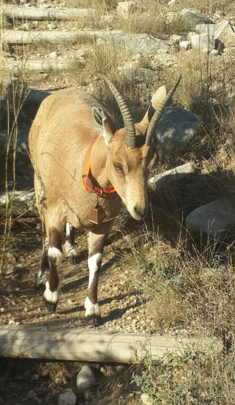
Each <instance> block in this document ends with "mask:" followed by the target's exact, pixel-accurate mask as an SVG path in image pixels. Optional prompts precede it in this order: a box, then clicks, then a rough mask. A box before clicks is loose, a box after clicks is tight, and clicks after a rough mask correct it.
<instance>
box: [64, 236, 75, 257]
mask: <svg viewBox="0 0 235 405" xmlns="http://www.w3.org/2000/svg"><path fill="white" fill-rule="evenodd" d="M64 251H65V256H66V257H74V256H76V255H77V250H76V247H75V246H73V245H71V244H70V243H69V241H68V240H66V242H65V244H64Z"/></svg>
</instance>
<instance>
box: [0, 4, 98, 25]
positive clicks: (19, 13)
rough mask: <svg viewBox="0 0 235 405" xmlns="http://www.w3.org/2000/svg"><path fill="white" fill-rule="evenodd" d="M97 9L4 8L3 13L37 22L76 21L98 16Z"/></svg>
mask: <svg viewBox="0 0 235 405" xmlns="http://www.w3.org/2000/svg"><path fill="white" fill-rule="evenodd" d="M97 12H98V11H97V10H95V9H78V8H53V7H51V8H48V7H40V8H37V7H29V8H22V7H11V6H5V7H3V10H2V13H3V15H5V16H6V17H9V18H12V19H19V20H37V21H44V20H46V21H55V20H57V21H58V20H63V21H66V20H67V21H74V20H77V19H79V18H89V17H95V16H97Z"/></svg>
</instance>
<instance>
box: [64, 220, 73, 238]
mask: <svg viewBox="0 0 235 405" xmlns="http://www.w3.org/2000/svg"><path fill="white" fill-rule="evenodd" d="M65 229H66V230H65V232H66V236H69V235H70V233H71V231H72V226H71V225H70V223H69V222H66V226H65Z"/></svg>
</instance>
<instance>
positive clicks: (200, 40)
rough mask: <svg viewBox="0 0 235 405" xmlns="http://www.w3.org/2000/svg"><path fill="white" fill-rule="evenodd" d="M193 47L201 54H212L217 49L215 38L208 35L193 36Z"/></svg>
mask: <svg viewBox="0 0 235 405" xmlns="http://www.w3.org/2000/svg"><path fill="white" fill-rule="evenodd" d="M191 46H192V48H193V49H196V50H198V51H200V52H203V53H204V52H210V51H211V50H212V49H214V48H215V38H214V37H212V36H210V35H208V34H196V35H192V36H191Z"/></svg>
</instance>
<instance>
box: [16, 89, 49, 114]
mask: <svg viewBox="0 0 235 405" xmlns="http://www.w3.org/2000/svg"><path fill="white" fill-rule="evenodd" d="M50 94H51V93H49V92H48V91H43V90H34V89H32V90H30V92H29V94H28V95H27V97H26V100H25V102H24V104H23V107H22V110H23V111H24V112H25V113H26V114H27V116H30V118H31V119H34V117H35V115H36V114H37V111H38V109H39V107H40V105H41V103H42V101H43V100H45V98H46V97H48V96H49V95H50Z"/></svg>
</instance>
